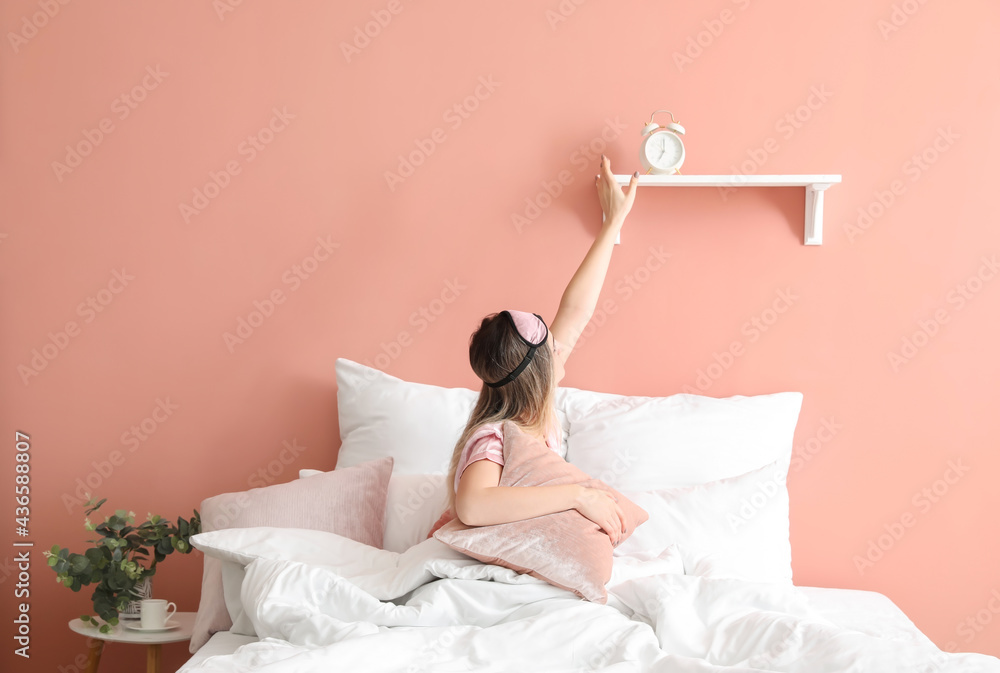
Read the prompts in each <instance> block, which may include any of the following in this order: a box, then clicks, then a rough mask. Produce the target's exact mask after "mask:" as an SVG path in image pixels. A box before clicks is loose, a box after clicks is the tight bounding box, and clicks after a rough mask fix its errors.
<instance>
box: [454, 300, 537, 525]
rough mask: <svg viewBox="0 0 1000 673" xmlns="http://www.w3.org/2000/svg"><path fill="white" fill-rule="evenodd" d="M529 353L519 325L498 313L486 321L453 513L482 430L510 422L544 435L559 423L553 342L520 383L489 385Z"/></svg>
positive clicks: (473, 349)
mask: <svg viewBox="0 0 1000 673" xmlns="http://www.w3.org/2000/svg"><path fill="white" fill-rule="evenodd" d="M527 353H528V346H527V345H526V344H525V343H524V342H523V341H521V339H520V338H518V335H517V331H516V328H515V327H514V325H513V324H511V321H510V320H506V319H504V318H503V316H501V315H500V314H498V313H492V314H490V315H488V316H486V317H485V318H483V321H482V323H480V325H479V328H478V329H477V330H476V331H475V332H473V333H472V337H471V338H470V339H469V363H470V364H471V365H472V371H474V372H475V373H476V375H477V376H478V377H479V378H480V379H482V380H483V381H484V383H483V386H482V389H481V390H480V391H479V398H478V399H477V400H476V406H475V407H474V408H473V410H472V414H471V415H470V416H469V422H468V423H466V425H465V430H464V431H463V432H462V436H461V437H459V438H458V442H457V443H456V444H455V450H454V452H453V453H452V456H451V467H450V469H449V470H448V481H447V486H448V508H449V509H450V510H451V511H452V512H454V511H455V473H456V472H457V471H458V461H459V459H460V458H461V457H462V450H463V449H464V448H465V445H466V443H467V442H468V441H469V438H470V437H471V436H472V435H473V433H474V432H475V431H476V430H477V429H478V428H479V427H480V426H482V425H483V424H485V423H495V422H498V421H505V420H510V421H513V422H514V423H516V424H517V425H518V426H519V427H521V428H523V429H524V430H525V431H527V432H528V433H530V434H535V435H539V436H544V435H545V434H546V433H547V432H549V431H550V430H551V429H552V427H553V424H554V423H555V422H556V415H555V388H556V381H555V370H554V367H553V354H552V349H551V347H550V346H549V340H548V339H546V340H545V343H543V344H542V345H541V346H539V347H538V349H537V350H536V351H535V356H534V358H533V359H532V360H531V362H530V363H529V364H528V366H527V367H525V368H524V371H522V372H521V373H520V374H519V375H518V377H517V378H516V379H514V380H513V381H511V382H510V383H508V384H506V385H503V386H500V387H499V388H491V387H490V386H488V385H486V383H485V381H490V382H495V381H499V380H500V379H502V378H503V377H505V376H506V375H507V374H508V373H510V372H511V371H513V370H514V368H515V367H517V366H518V365H519V364H520V363H521V360H523V359H524V356H525V355H526V354H527Z"/></svg>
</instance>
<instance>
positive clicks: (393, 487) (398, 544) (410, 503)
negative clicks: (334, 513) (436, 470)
mask: <svg viewBox="0 0 1000 673" xmlns="http://www.w3.org/2000/svg"><path fill="white" fill-rule="evenodd" d="M317 474H323V472H322V471H321V470H307V469H302V470H299V478H300V479H303V478H305V477H311V476H313V475H317ZM444 480H445V477H444V475H442V474H393V475H391V476H390V477H389V488H388V491H387V492H386V500H385V532H384V533H383V535H382V549H385V550H388V551H394V552H397V553H402V552H404V551H406V550H407V549H409V548H410V547H412V546H413V545H415V544H418V543H419V542H422V541H423V540H426V539H427V534H428V533H430V532H431V527H432V526H433V525H434V523H435V522H436V521H437V520H438V518H439V517H440V516H441V514H442V513H443V512H444V511H445V509H447V508H448V492H447V491H446V490H445V488H444Z"/></svg>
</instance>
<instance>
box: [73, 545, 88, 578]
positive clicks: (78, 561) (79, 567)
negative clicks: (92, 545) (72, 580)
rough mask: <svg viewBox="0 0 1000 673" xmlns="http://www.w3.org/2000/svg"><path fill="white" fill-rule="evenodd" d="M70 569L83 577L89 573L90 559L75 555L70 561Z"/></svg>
mask: <svg viewBox="0 0 1000 673" xmlns="http://www.w3.org/2000/svg"><path fill="white" fill-rule="evenodd" d="M88 551H89V550H88ZM69 569H70V572H72V573H73V574H74V575H82V574H83V573H85V572H89V571H90V559H88V558H87V557H86V556H81V555H80V554H73V556H72V557H71V558H70V560H69Z"/></svg>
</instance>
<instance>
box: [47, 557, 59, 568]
mask: <svg viewBox="0 0 1000 673" xmlns="http://www.w3.org/2000/svg"><path fill="white" fill-rule="evenodd" d="M58 561H59V558H58V557H56V556H50V557H49V558H48V559H47V560H46V563H48V564H49V565H50V566H55V564H56V563H57V562H58Z"/></svg>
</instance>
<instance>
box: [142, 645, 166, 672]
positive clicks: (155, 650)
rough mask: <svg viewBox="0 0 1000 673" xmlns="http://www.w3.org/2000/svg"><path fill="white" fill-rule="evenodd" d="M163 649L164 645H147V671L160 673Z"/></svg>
mask: <svg viewBox="0 0 1000 673" xmlns="http://www.w3.org/2000/svg"><path fill="white" fill-rule="evenodd" d="M162 650H163V646H162V645H148V646H147V647H146V673H160V657H161V654H162Z"/></svg>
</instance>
